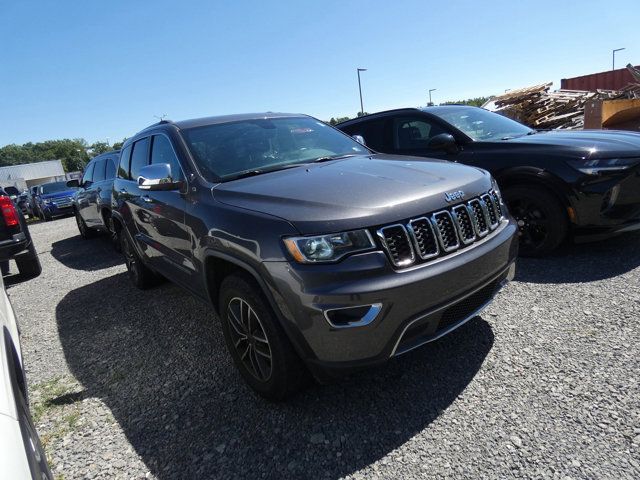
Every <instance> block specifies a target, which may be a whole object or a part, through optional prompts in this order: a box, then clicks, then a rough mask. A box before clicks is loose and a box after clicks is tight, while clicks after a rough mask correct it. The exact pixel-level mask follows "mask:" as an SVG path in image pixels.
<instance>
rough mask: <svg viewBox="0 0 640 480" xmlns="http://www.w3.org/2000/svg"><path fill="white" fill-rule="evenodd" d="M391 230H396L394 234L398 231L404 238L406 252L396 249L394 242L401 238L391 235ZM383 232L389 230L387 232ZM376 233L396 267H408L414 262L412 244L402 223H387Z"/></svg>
mask: <svg viewBox="0 0 640 480" xmlns="http://www.w3.org/2000/svg"><path fill="white" fill-rule="evenodd" d="M392 230H395V231H396V233H395V234H396V235H397V234H398V233H400V237H404V238H405V245H404V247H405V249H407V250H408V254H402V253H401V252H399V251H398V247H399V246H398V245H395V243H396V242H397V241H398V240H401V239H395V238H393V237H392V236H391V235H393V234H392V233H391V231H392ZM385 232H389V233H388V234H387V233H385ZM376 233H377V234H378V237H379V238H380V240H381V241H382V245H383V246H384V248H385V250H386V251H387V254H388V255H389V258H390V259H391V263H393V265H394V266H396V267H408V266H409V265H411V264H412V263H413V262H415V260H416V257H415V254H414V252H413V246H412V245H411V239H410V238H409V234H408V233H407V229H406V228H404V225H400V224H399V223H396V224H394V225H387V226H385V227H382V228H379V229H378V230H377V231H376Z"/></svg>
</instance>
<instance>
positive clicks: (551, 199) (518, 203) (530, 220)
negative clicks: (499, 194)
mask: <svg viewBox="0 0 640 480" xmlns="http://www.w3.org/2000/svg"><path fill="white" fill-rule="evenodd" d="M503 197H504V200H505V202H506V203H507V207H508V208H509V212H510V213H511V215H513V217H514V218H515V219H516V221H517V222H518V229H519V236H520V255H521V256H523V257H541V256H544V255H547V254H549V253H550V252H552V251H553V250H555V249H556V248H557V247H558V246H560V244H561V243H562V242H563V241H564V240H565V239H566V237H567V233H568V232H569V221H568V219H567V215H566V213H565V211H564V208H563V206H562V205H561V204H560V202H559V201H558V199H557V198H556V197H555V196H554V195H553V194H552V193H550V192H548V191H546V190H545V189H544V188H538V187H534V186H525V185H521V186H514V187H510V188H508V189H506V190H504V192H503Z"/></svg>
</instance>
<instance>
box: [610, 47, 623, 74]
mask: <svg viewBox="0 0 640 480" xmlns="http://www.w3.org/2000/svg"><path fill="white" fill-rule="evenodd" d="M620 50H624V47H623V48H616V49H614V50H612V51H611V56H612V59H611V70H615V69H616V52H619V51H620Z"/></svg>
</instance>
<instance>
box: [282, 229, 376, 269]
mask: <svg viewBox="0 0 640 480" xmlns="http://www.w3.org/2000/svg"><path fill="white" fill-rule="evenodd" d="M284 244H285V246H286V247H287V250H288V251H289V253H290V254H291V256H292V257H293V258H294V259H295V260H296V262H298V263H320V262H335V261H336V260H339V259H341V258H342V257H344V256H345V255H347V254H350V253H355V252H361V251H364V250H369V249H371V248H374V247H375V246H376V244H375V243H374V241H373V238H371V234H370V233H369V232H368V231H367V230H364V229H363V230H353V231H351V232H342V233H332V234H330V235H318V236H315V237H289V238H285V239H284Z"/></svg>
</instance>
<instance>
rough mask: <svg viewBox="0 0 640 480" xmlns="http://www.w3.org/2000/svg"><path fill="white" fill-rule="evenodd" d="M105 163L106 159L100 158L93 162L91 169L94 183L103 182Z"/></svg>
mask: <svg viewBox="0 0 640 480" xmlns="http://www.w3.org/2000/svg"><path fill="white" fill-rule="evenodd" d="M106 161H107V159H106V158H101V159H100V160H96V161H95V162H94V165H95V167H94V169H93V181H94V182H101V181H102V180H104V164H105V162H106Z"/></svg>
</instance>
